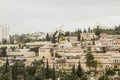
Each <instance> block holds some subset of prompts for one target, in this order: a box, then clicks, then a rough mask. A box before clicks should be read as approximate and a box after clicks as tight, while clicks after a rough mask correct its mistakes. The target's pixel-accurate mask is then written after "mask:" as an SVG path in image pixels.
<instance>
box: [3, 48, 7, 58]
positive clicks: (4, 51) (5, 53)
mask: <svg viewBox="0 0 120 80" xmlns="http://www.w3.org/2000/svg"><path fill="white" fill-rule="evenodd" d="M6 49H7V47H2V56H3V57H6V56H7V52H6Z"/></svg>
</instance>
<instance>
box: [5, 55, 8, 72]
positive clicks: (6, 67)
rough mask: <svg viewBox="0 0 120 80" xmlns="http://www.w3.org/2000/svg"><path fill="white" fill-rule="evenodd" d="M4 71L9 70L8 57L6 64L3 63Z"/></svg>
mask: <svg viewBox="0 0 120 80" xmlns="http://www.w3.org/2000/svg"><path fill="white" fill-rule="evenodd" d="M6 72H9V60H8V57H7V59H6V64H5V73H6Z"/></svg>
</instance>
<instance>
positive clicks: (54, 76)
mask: <svg viewBox="0 0 120 80" xmlns="http://www.w3.org/2000/svg"><path fill="white" fill-rule="evenodd" d="M52 80H56V75H55V67H54V64H53V69H52Z"/></svg>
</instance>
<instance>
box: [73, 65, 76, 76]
mask: <svg viewBox="0 0 120 80" xmlns="http://www.w3.org/2000/svg"><path fill="white" fill-rule="evenodd" d="M72 74H73V75H74V76H75V75H76V71H75V64H73V67H72Z"/></svg>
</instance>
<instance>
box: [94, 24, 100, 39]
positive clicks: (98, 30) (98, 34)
mask: <svg viewBox="0 0 120 80" xmlns="http://www.w3.org/2000/svg"><path fill="white" fill-rule="evenodd" d="M95 35H97V36H98V37H100V29H99V26H97V29H96V30H95Z"/></svg>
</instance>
